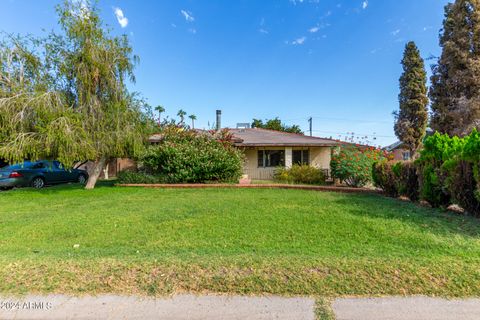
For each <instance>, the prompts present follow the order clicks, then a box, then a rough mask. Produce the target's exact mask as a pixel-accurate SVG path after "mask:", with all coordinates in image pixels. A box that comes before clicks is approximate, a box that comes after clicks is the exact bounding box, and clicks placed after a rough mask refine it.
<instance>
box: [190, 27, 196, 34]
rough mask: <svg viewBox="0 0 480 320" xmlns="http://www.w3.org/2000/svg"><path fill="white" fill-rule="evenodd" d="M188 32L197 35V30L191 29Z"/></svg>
mask: <svg viewBox="0 0 480 320" xmlns="http://www.w3.org/2000/svg"><path fill="white" fill-rule="evenodd" d="M188 32H190V33H191V34H197V29H195V28H190V29H188Z"/></svg>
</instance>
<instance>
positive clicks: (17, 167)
mask: <svg viewBox="0 0 480 320" xmlns="http://www.w3.org/2000/svg"><path fill="white" fill-rule="evenodd" d="M34 164H35V163H32V162H30V161H25V162H23V163H16V164H12V165H10V166H6V167H4V168H2V170H20V169H30V168H31V167H32V166H33V165H34Z"/></svg>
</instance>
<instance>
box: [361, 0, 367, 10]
mask: <svg viewBox="0 0 480 320" xmlns="http://www.w3.org/2000/svg"><path fill="white" fill-rule="evenodd" d="M367 8H368V0H365V1H363V3H362V9H363V10H365V9H367Z"/></svg>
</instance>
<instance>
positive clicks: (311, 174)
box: [274, 165, 326, 185]
mask: <svg viewBox="0 0 480 320" xmlns="http://www.w3.org/2000/svg"><path fill="white" fill-rule="evenodd" d="M274 179H275V180H276V181H280V182H287V183H299V184H316V185H322V184H325V180H326V177H325V174H324V172H323V171H322V170H321V169H317V168H315V167H311V166H307V165H303V166H299V165H294V166H292V167H291V168H278V169H277V170H276V171H275V175H274Z"/></svg>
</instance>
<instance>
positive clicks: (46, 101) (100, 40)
mask: <svg viewBox="0 0 480 320" xmlns="http://www.w3.org/2000/svg"><path fill="white" fill-rule="evenodd" d="M57 13H58V16H59V24H60V26H61V28H62V31H63V32H62V33H60V34H51V35H50V37H48V39H46V40H45V41H42V42H40V44H41V50H40V53H37V52H36V51H35V50H27V49H26V48H24V47H20V46H18V45H16V46H15V47H16V48H17V47H18V48H19V49H16V51H18V52H19V54H17V56H18V58H17V60H18V62H17V63H16V64H12V63H8V60H9V58H2V61H3V64H5V65H8V68H10V69H13V70H15V71H16V72H14V73H13V74H18V76H17V77H16V79H15V81H16V83H18V86H16V88H15V89H14V90H10V91H8V90H5V89H0V90H3V91H4V93H3V96H0V114H3V113H4V112H5V116H3V115H2V117H1V118H0V121H1V123H0V124H1V128H0V131H1V134H0V136H3V139H4V140H3V141H0V157H4V158H5V159H7V160H9V161H21V160H23V159H26V158H27V159H39V158H56V159H58V160H60V161H62V162H63V163H65V165H67V166H71V165H73V163H75V162H76V161H86V160H90V161H92V162H93V164H94V165H93V167H92V169H91V172H89V174H90V177H89V180H88V182H87V185H86V188H87V189H91V188H94V186H95V184H96V181H97V179H98V177H99V175H100V173H101V172H102V170H103V168H104V167H105V164H106V163H107V161H108V160H109V159H111V158H116V157H127V156H134V155H135V154H136V153H138V151H139V150H140V149H141V148H142V146H143V143H144V141H145V135H144V133H145V132H146V131H145V129H146V128H145V123H147V121H144V120H145V119H143V116H142V113H141V110H140V104H139V103H138V101H137V100H136V99H135V96H134V95H132V94H130V93H129V92H128V90H127V88H126V81H132V82H134V81H135V78H134V74H133V69H134V66H135V63H136V61H137V58H136V57H135V56H134V55H133V53H132V48H131V47H130V45H129V42H128V39H127V37H126V36H121V37H112V36H110V35H109V31H108V30H107V29H106V28H105V27H104V26H103V24H102V22H101V20H100V18H99V14H98V8H97V7H96V6H95V5H90V4H89V3H88V2H85V1H73V0H67V1H65V2H64V3H63V4H62V5H60V6H58V7H57ZM10 43H11V41H10ZM2 48H3V50H2V52H7V53H8V51H9V50H10V49H9V48H10V46H8V45H6V46H3V47H2ZM10 51H12V50H10ZM14 51H15V50H14ZM5 56H8V54H7V55H5ZM5 62H7V63H5ZM30 69H32V70H31V71H28V70H30ZM35 70H39V71H35ZM26 71H28V72H26ZM0 72H1V73H2V74H3V75H8V73H7V72H5V71H4V70H3V69H0ZM35 72H37V73H38V74H36V73H35ZM30 73H32V74H30ZM30 78H31V79H32V82H33V83H34V85H31V86H26V85H24V84H22V81H23V82H24V81H25V79H30ZM33 80H34V81H33ZM7 82H8V81H7ZM0 88H1V87H0Z"/></svg>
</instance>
